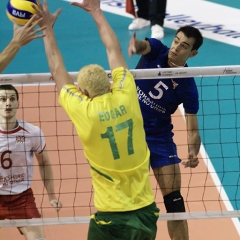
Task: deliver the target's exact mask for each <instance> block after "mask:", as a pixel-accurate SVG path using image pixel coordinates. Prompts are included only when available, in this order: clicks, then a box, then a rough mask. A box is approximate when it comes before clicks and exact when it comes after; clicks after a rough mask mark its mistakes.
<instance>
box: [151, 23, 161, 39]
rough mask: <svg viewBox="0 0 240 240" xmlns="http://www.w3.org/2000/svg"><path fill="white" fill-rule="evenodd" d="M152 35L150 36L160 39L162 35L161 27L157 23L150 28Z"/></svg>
mask: <svg viewBox="0 0 240 240" xmlns="http://www.w3.org/2000/svg"><path fill="white" fill-rule="evenodd" d="M151 30H152V35H151V38H156V39H162V38H163V37H164V32H163V27H161V26H160V25H158V24H155V25H153V26H152V28H151Z"/></svg>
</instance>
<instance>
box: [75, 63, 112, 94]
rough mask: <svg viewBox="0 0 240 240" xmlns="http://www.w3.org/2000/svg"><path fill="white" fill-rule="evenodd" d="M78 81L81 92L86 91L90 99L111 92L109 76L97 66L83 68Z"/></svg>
mask: <svg viewBox="0 0 240 240" xmlns="http://www.w3.org/2000/svg"><path fill="white" fill-rule="evenodd" d="M77 81H78V85H79V87H80V88H81V90H82V91H84V90H86V91H87V92H88V94H89V97H95V96H97V95H103V94H105V93H107V92H109V90H110V82H109V79H108V76H107V74H106V72H105V70H104V69H103V68H102V67H101V66H99V65H97V64H90V65H87V66H85V67H83V68H81V69H80V71H79V73H78V77H77Z"/></svg>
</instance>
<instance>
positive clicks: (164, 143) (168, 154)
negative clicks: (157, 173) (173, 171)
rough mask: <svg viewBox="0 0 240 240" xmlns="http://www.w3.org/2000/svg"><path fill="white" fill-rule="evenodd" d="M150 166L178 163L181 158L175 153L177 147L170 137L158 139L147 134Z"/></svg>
mask: <svg viewBox="0 0 240 240" xmlns="http://www.w3.org/2000/svg"><path fill="white" fill-rule="evenodd" d="M146 139H147V143H148V147H149V150H150V163H151V167H152V168H156V167H162V166H166V165H172V164H178V163H180V162H181V159H180V158H179V157H178V155H177V147H176V144H175V143H174V142H173V140H172V138H165V139H162V138H161V139H158V138H157V137H152V136H151V137H149V136H147V138H146Z"/></svg>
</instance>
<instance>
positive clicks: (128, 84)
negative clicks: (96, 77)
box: [112, 67, 137, 94]
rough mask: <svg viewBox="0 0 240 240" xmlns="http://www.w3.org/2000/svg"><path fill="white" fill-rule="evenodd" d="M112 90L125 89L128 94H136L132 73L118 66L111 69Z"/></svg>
mask: <svg viewBox="0 0 240 240" xmlns="http://www.w3.org/2000/svg"><path fill="white" fill-rule="evenodd" d="M112 79H113V85H112V92H116V91H125V92H129V93H130V94H131V93H132V94H137V90H136V84H135V81H134V78H133V75H132V74H131V73H130V71H129V70H128V69H126V68H123V67H119V68H115V69H114V70H113V71H112Z"/></svg>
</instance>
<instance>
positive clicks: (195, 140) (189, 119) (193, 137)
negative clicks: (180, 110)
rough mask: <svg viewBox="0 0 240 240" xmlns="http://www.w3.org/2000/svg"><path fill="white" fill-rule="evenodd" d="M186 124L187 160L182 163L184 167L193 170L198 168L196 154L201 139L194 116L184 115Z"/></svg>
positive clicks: (195, 116)
mask: <svg viewBox="0 0 240 240" xmlns="http://www.w3.org/2000/svg"><path fill="white" fill-rule="evenodd" d="M185 116H186V124H187V141H188V160H187V161H184V162H182V164H183V165H184V166H185V167H191V168H195V167H197V166H198V163H199V161H198V156H197V155H198V153H199V149H200V145H201V138H200V135H199V131H198V120H197V115H196V114H185Z"/></svg>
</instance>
